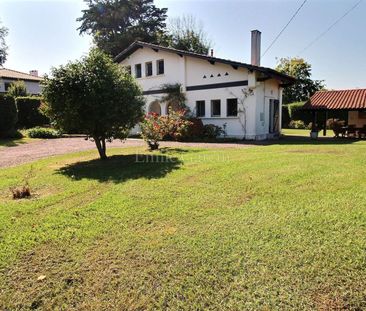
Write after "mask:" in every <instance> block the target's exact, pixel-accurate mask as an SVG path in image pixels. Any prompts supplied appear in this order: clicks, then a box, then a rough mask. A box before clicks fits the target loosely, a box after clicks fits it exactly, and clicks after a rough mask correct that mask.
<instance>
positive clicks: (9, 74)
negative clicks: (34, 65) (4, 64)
mask: <svg viewBox="0 0 366 311" xmlns="http://www.w3.org/2000/svg"><path fill="white" fill-rule="evenodd" d="M18 80H21V81H24V83H25V87H26V88H27V92H28V93H29V94H32V95H38V94H40V93H41V86H40V82H41V81H42V78H41V77H39V76H38V71H37V70H31V71H30V73H29V74H28V73H24V72H20V71H16V70H11V69H6V68H0V93H6V92H7V91H8V88H9V86H10V84H11V83H12V82H14V81H18Z"/></svg>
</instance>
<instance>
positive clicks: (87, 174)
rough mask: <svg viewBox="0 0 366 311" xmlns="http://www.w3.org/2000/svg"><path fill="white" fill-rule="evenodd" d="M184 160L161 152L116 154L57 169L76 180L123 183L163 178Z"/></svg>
mask: <svg viewBox="0 0 366 311" xmlns="http://www.w3.org/2000/svg"><path fill="white" fill-rule="evenodd" d="M181 164H182V161H181V160H179V159H178V158H176V157H168V156H165V155H161V154H153V153H152V154H130V155H114V156H111V157H108V159H107V160H100V159H94V160H90V161H82V162H76V163H73V164H69V165H66V166H64V167H62V168H60V169H58V170H57V173H58V174H62V175H65V176H68V177H70V178H72V179H74V180H81V179H84V178H86V179H94V180H98V181H99V182H114V183H121V182H124V181H126V180H129V179H139V178H145V179H156V178H162V177H164V176H166V175H167V174H169V173H170V172H172V171H174V170H176V169H179V168H180V166H181Z"/></svg>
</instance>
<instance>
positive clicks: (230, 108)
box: [226, 98, 238, 117]
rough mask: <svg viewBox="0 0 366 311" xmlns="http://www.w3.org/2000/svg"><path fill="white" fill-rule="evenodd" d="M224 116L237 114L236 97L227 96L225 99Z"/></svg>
mask: <svg viewBox="0 0 366 311" xmlns="http://www.w3.org/2000/svg"><path fill="white" fill-rule="evenodd" d="M226 116H228V117H236V116H238V99H237V98H228V99H227V100H226Z"/></svg>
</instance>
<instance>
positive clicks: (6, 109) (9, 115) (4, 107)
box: [0, 94, 18, 137]
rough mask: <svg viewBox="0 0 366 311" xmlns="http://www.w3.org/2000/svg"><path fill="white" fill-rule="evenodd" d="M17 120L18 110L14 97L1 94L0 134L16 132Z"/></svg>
mask: <svg viewBox="0 0 366 311" xmlns="http://www.w3.org/2000/svg"><path fill="white" fill-rule="evenodd" d="M17 120H18V112H17V106H16V104H15V100H14V98H13V97H11V96H8V95H2V94H0V136H1V137H8V136H9V134H10V133H12V132H14V128H15V124H16V123H17Z"/></svg>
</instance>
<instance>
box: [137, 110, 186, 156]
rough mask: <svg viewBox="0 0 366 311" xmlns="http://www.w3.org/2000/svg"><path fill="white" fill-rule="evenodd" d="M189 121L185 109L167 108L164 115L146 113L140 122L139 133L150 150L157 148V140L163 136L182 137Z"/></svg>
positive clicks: (175, 138) (177, 138) (176, 138)
mask: <svg viewBox="0 0 366 311" xmlns="http://www.w3.org/2000/svg"><path fill="white" fill-rule="evenodd" d="M190 125H191V122H190V121H189V120H187V118H186V110H178V111H174V110H169V114H168V115H166V116H159V115H158V114H156V113H154V112H151V113H148V114H147V115H146V116H145V118H144V120H143V121H142V122H141V124H140V126H141V135H142V137H143V139H144V140H145V141H146V142H147V144H148V146H149V149H150V150H156V149H158V148H159V141H161V140H163V139H164V138H172V139H174V140H179V139H180V138H181V137H183V136H184V135H185V134H186V132H187V130H188V127H189V126H190Z"/></svg>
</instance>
